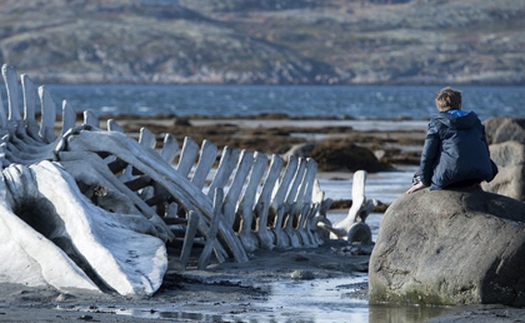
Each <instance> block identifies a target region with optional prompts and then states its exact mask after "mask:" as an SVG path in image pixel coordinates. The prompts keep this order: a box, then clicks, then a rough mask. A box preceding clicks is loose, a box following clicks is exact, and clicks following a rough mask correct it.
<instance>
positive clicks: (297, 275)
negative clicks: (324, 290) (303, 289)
mask: <svg viewBox="0 0 525 323" xmlns="http://www.w3.org/2000/svg"><path fill="white" fill-rule="evenodd" d="M290 276H291V277H292V279H295V280H312V279H315V275H314V273H312V272H311V271H308V270H294V271H293V272H292V274H291V275H290Z"/></svg>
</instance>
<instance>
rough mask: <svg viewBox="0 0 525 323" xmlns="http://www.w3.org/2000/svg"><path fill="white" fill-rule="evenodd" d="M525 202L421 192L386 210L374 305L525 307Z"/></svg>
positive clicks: (373, 262)
mask: <svg viewBox="0 0 525 323" xmlns="http://www.w3.org/2000/svg"><path fill="white" fill-rule="evenodd" d="M524 221H525V204H523V203H521V202H519V201H517V200H514V199H510V198H508V197H504V196H501V195H496V194H492V193H487V192H483V191H481V190H440V191H432V192H429V191H427V190H424V191H419V192H416V193H413V194H409V195H403V196H402V197H400V198H399V199H397V200H396V201H395V202H394V203H393V204H392V205H391V206H390V207H389V209H388V211H387V212H386V214H385V216H384V218H383V220H382V222H381V227H380V231H379V235H378V238H377V241H376V246H375V248H374V250H373V252H372V256H371V259H370V268H369V275H370V277H369V287H370V295H369V296H370V302H371V303H378V302H394V303H422V304H436V305H442V304H448V305H456V304H492V303H500V304H505V305H511V306H516V307H524V306H525V277H524V276H523V272H524V270H525V226H524V225H523V222H524Z"/></svg>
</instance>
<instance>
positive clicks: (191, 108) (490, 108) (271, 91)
mask: <svg viewBox="0 0 525 323" xmlns="http://www.w3.org/2000/svg"><path fill="white" fill-rule="evenodd" d="M47 87H48V88H49V89H50V91H51V94H52V97H53V99H54V101H55V103H56V104H57V105H59V104H61V102H62V101H63V100H67V101H68V102H69V103H70V104H71V105H72V107H73V108H74V109H75V110H77V111H84V110H88V109H89V110H91V111H92V112H94V113H95V114H96V115H98V116H103V115H113V116H117V115H122V114H129V115H138V116H148V115H150V116H151V115H157V114H164V115H165V114H171V115H175V116H190V115H203V116H209V117H217V116H220V117H230V116H243V117H249V116H256V115H260V114H286V115H288V116H290V117H310V118H312V117H313V118H315V117H320V118H355V119H387V120H393V119H406V118H409V119H418V120H421V119H428V117H429V116H430V115H432V114H434V113H435V112H436V108H435V105H434V97H435V93H436V92H437V91H439V90H440V89H441V88H442V86H232V85H48V86H47ZM458 89H460V90H461V91H462V92H463V108H464V109H465V110H474V111H476V113H478V115H479V116H480V118H481V119H486V118H489V117H491V116H512V117H525V109H523V107H522V106H523V104H524V102H525V86H506V87H503V86H458ZM3 95H4V96H3V97H4V98H5V92H4V94H3Z"/></svg>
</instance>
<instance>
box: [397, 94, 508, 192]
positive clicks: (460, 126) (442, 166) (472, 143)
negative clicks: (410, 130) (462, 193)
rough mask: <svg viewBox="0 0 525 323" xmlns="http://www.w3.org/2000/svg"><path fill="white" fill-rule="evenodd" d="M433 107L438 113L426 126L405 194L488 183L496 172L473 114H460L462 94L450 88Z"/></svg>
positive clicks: (480, 126) (483, 135) (481, 131)
mask: <svg viewBox="0 0 525 323" xmlns="http://www.w3.org/2000/svg"><path fill="white" fill-rule="evenodd" d="M436 106H437V108H438V110H439V113H438V114H437V115H435V116H433V117H432V118H431V119H430V122H429V124H428V129H427V134H426V137H425V145H424V147H423V152H422V154H421V162H420V166H419V172H418V174H417V175H418V176H415V181H414V183H413V185H412V187H411V188H410V189H409V190H408V191H407V192H406V193H408V194H410V193H413V192H415V191H417V190H420V189H422V188H424V187H428V186H429V187H430V190H435V189H445V188H452V187H471V186H475V187H479V184H480V183H481V182H482V181H487V182H490V181H491V180H492V179H493V178H494V176H496V174H497V172H498V169H497V167H496V165H495V164H494V162H493V161H492V160H491V159H490V153H489V149H488V145H487V140H486V136H485V127H484V126H483V124H482V123H481V121H480V120H479V118H478V116H477V115H476V113H474V112H473V111H471V112H465V111H463V110H461V92H460V91H457V90H454V89H452V88H450V87H446V88H444V89H442V90H441V91H439V92H438V93H437V94H436Z"/></svg>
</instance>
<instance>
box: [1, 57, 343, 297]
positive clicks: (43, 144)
mask: <svg viewBox="0 0 525 323" xmlns="http://www.w3.org/2000/svg"><path fill="white" fill-rule="evenodd" d="M2 76H3V79H4V82H5V86H6V93H7V107H6V108H5V107H4V102H3V100H2V98H1V97H0V136H1V139H0V162H1V164H2V176H0V177H1V178H0V180H1V181H0V183H2V184H3V185H0V194H1V196H2V201H1V203H0V221H1V222H0V223H1V225H0V228H1V229H0V231H2V232H3V233H2V235H1V236H2V238H1V239H2V240H4V242H5V243H2V247H0V255H4V256H6V257H10V258H9V259H14V260H13V261H12V262H3V264H2V265H1V266H0V277H3V279H7V280H10V282H13V281H16V282H19V283H25V284H27V285H34V286H39V285H52V286H54V287H56V288H58V289H61V290H67V289H71V288H82V289H89V290H94V291H102V292H116V293H120V294H123V295H128V294H145V295H151V294H153V293H154V292H155V291H156V290H157V289H158V288H159V287H160V285H161V284H162V279H163V275H164V274H165V272H166V270H167V267H168V257H170V258H171V259H172V260H173V261H172V262H171V264H172V265H175V266H178V267H180V268H181V269H184V268H186V267H187V266H188V264H189V261H190V255H191V254H192V253H194V252H195V248H196V247H197V246H200V249H198V250H201V254H200V256H199V259H198V262H197V267H198V268H206V266H207V265H208V264H209V263H210V261H211V256H212V254H214V255H215V258H216V260H217V261H218V262H224V261H227V260H228V259H231V258H233V259H235V260H236V261H238V262H241V263H242V262H246V261H248V260H249V254H250V253H252V252H254V251H255V250H257V249H272V248H276V247H277V248H297V247H317V246H319V245H321V244H323V243H324V241H325V239H326V237H327V235H326V234H323V233H326V231H324V230H319V229H320V228H322V229H325V230H328V231H332V232H333V231H334V230H336V231H337V230H339V231H340V230H341V229H336V228H333V227H332V226H331V224H330V221H328V219H327V218H326V213H327V210H328V208H329V207H330V204H331V202H332V201H331V200H330V199H325V196H324V192H323V191H322V190H321V188H320V186H319V182H318V181H317V180H316V178H315V177H316V171H317V164H316V163H315V161H314V160H312V159H310V158H301V157H295V156H291V157H289V159H288V160H286V161H285V160H283V158H282V157H281V156H279V155H275V154H274V155H271V156H268V155H266V154H264V153H261V152H250V151H248V150H238V149H235V148H232V147H228V146H227V147H224V148H223V149H222V151H219V149H218V148H217V147H216V146H215V145H213V144H212V143H211V142H209V141H208V140H204V141H203V142H202V144H201V145H200V146H199V145H198V144H197V143H196V142H195V141H194V140H193V139H192V138H190V137H186V138H185V139H184V142H183V144H182V147H181V146H179V144H178V142H177V141H176V139H175V138H174V136H173V135H171V134H167V135H165V136H164V138H162V139H163V140H162V145H161V146H160V147H157V138H156V136H155V135H154V134H153V133H152V132H151V131H149V130H148V129H146V128H142V129H141V131H140V136H139V138H138V140H136V139H133V138H131V137H130V136H128V135H126V134H125V133H124V132H123V128H122V127H121V126H120V125H119V124H118V123H117V122H116V121H115V120H113V119H110V120H108V121H107V123H106V129H102V128H101V125H100V121H99V120H98V118H97V117H96V116H95V115H94V114H93V113H91V112H90V111H89V110H87V111H84V113H83V120H82V121H81V122H80V124H77V120H76V119H77V118H76V113H75V111H74V110H73V108H72V107H71V105H70V104H69V103H68V102H67V101H65V100H64V101H63V102H62V108H61V118H60V119H61V120H60V122H61V124H58V121H57V115H58V114H57V108H56V105H55V103H54V101H53V98H52V96H51V94H50V92H49V90H48V89H47V88H46V87H45V86H40V87H38V89H36V88H35V86H34V84H33V83H32V81H31V80H30V78H29V77H28V76H27V75H21V77H20V79H21V89H22V105H21V106H22V111H23V115H22V114H21V112H20V100H19V93H18V91H19V87H20V86H19V84H18V76H17V74H16V71H15V70H14V69H13V68H12V67H11V66H8V65H3V66H2ZM37 95H38V99H39V101H40V112H41V113H40V118H39V120H38V121H37V116H38V113H37V111H36V110H37ZM57 124H58V125H57ZM217 159H219V161H218V164H217ZM214 165H217V166H214ZM321 224H322V225H321ZM39 241H41V243H39ZM39 248H40V249H42V250H39ZM15 259H16V260H15ZM21 268H24V269H23V270H22V269H21Z"/></svg>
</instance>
